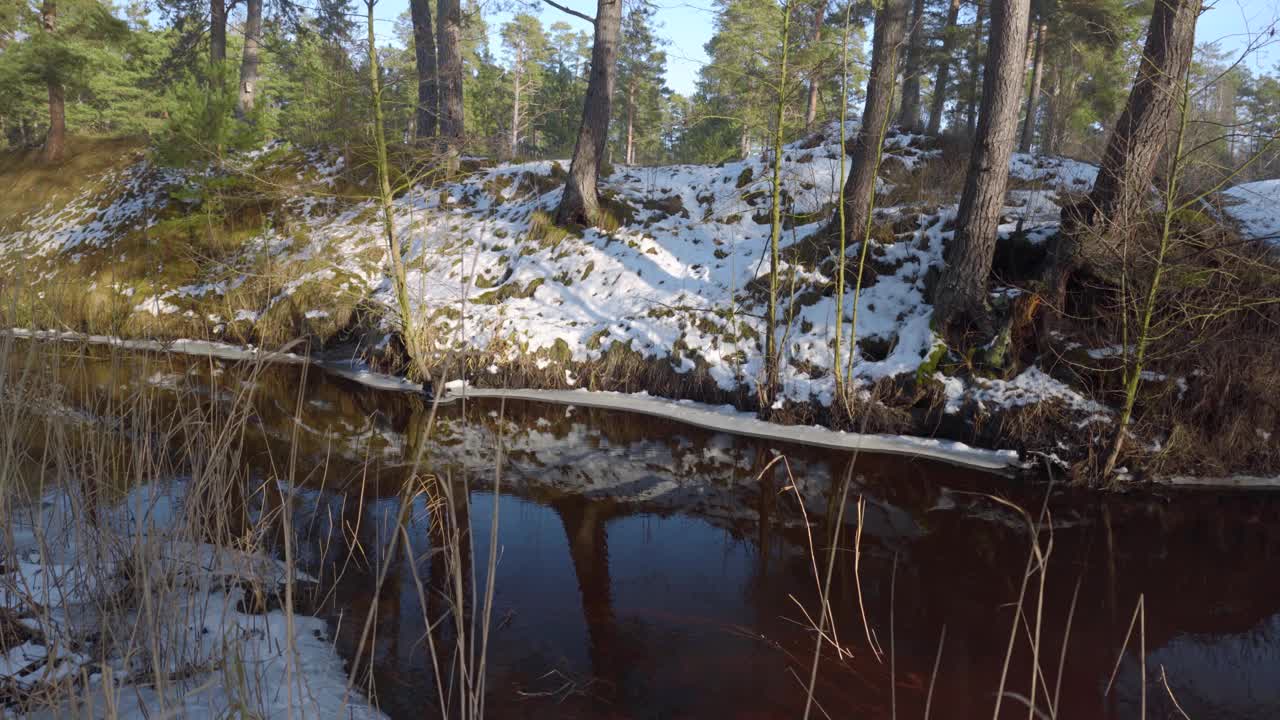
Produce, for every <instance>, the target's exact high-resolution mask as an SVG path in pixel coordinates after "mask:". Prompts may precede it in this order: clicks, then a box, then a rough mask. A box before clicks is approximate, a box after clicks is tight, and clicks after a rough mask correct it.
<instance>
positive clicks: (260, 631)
mask: <svg viewBox="0 0 1280 720" xmlns="http://www.w3.org/2000/svg"><path fill="white" fill-rule="evenodd" d="M184 491H185V484H184V483H182V482H176V481H175V482H173V483H168V484H164V485H163V486H159V485H148V486H144V487H142V488H137V489H135V490H133V491H132V492H130V493H129V494H128V495H127V496H126V497H125V498H124V500H122V501H121V502H120V503H118V504H116V505H114V506H110V507H107V508H104V509H103V512H102V514H101V515H100V516H99V520H100V523H101V524H100V526H99V527H97V528H90V526H88V525H86V524H85V523H84V522H76V517H77V514H78V513H82V512H84V510H83V508H80V507H78V506H77V501H75V500H73V499H72V497H71V496H70V494H68V493H67V492H65V491H52V492H50V493H48V494H47V495H45V496H44V497H43V498H41V500H40V501H39V502H38V503H36V504H34V505H33V506H30V507H26V508H19V509H17V510H16V511H14V513H13V514H12V531H13V534H12V544H9V545H7V547H5V550H6V557H7V558H11V559H16V562H13V561H12V560H8V561H6V563H5V564H4V566H3V567H4V569H5V570H7V572H0V608H3V609H4V610H6V611H9V612H12V613H14V614H15V615H16V616H18V617H19V618H23V619H22V620H21V622H22V624H23V626H24V627H26V628H27V629H28V630H31V631H33V634H32V636H31V637H30V638H28V639H26V640H25V641H24V642H23V643H21V644H19V645H16V646H14V647H11V648H9V649H8V650H7V651H6V652H4V653H3V654H2V655H0V683H13V684H15V685H16V686H18V687H20V688H23V689H25V690H29V691H37V692H38V691H40V690H41V689H42V688H43V687H52V686H53V685H54V684H55V683H58V682H59V681H64V680H65V681H70V682H77V680H78V679H81V680H80V685H81V686H80V687H78V688H77V689H76V693H77V698H78V699H79V700H80V702H82V703H83V702H88V703H91V704H90V705H89V707H99V708H113V712H112V714H111V717H113V718H121V719H124V720H143V719H144V718H154V717H228V716H233V715H234V716H238V715H239V714H241V713H248V714H252V715H253V716H254V717H262V718H266V719H274V718H316V719H317V720H319V719H322V718H323V719H327V718H337V717H342V718H350V719H353V720H354V719H359V720H373V719H375V718H381V717H383V715H382V714H381V713H379V712H378V711H377V710H375V709H373V708H372V707H371V706H369V705H368V704H367V703H366V701H365V700H364V698H363V697H362V696H361V695H360V694H359V693H358V692H354V691H351V690H349V689H348V687H347V675H346V673H345V671H344V669H343V663H342V660H341V659H340V658H339V657H338V655H337V653H336V652H335V650H334V648H333V647H332V646H331V644H330V643H329V641H328V640H326V639H325V637H326V633H327V630H326V626H325V623H324V621H323V620H321V619H319V618H314V617H305V616H300V615H296V614H289V615H286V614H285V613H283V612H280V611H274V612H268V613H265V614H262V615H251V614H245V613H242V612H240V611H239V607H240V602H241V600H242V596H243V593H244V590H243V587H242V585H241V581H253V582H256V583H262V584H264V585H266V586H267V587H271V586H273V585H278V584H279V583H280V582H282V581H284V579H285V578H287V577H288V576H289V575H290V574H291V573H290V570H289V568H287V567H286V566H284V565H283V563H280V562H279V561H277V560H273V559H271V558H268V557H266V556H263V555H257V554H254V553H250V552H246V551H241V550H232V549H227V548H219V547H214V546H212V545H208V544H204V543H193V542H189V541H186V540H184V539H183V533H182V531H181V530H180V528H181V526H182V525H183V523H182V522H181V517H180V516H181V514H182V502H183V494H184ZM139 563H141V564H142V565H143V566H146V567H148V568H149V570H147V571H145V573H144V575H143V576H144V577H151V578H163V579H162V580H158V581H156V584H155V585H154V587H153V592H154V593H155V597H154V598H153V599H154V604H153V605H152V606H151V609H150V610H148V609H145V605H144V606H139V607H122V606H121V605H120V604H119V600H120V599H121V598H123V597H127V596H129V595H130V594H131V593H127V592H126V593H123V594H121V591H124V590H127V589H128V588H127V587H126V585H127V583H129V580H128V579H127V573H126V572H125V571H126V569H127V568H129V569H136V568H137V567H138V566H139V565H138V564H139ZM117 568H119V569H118V570H117ZM293 574H294V575H295V577H296V578H297V579H299V580H308V579H309V578H306V577H305V576H299V575H298V574H297V573H293ZM108 622H109V623H112V624H116V625H119V626H120V627H121V628H122V630H123V631H124V637H126V638H128V637H130V635H131V634H133V637H134V641H133V642H141V643H143V644H144V645H145V646H146V647H147V650H146V652H142V653H139V652H136V649H137V648H134V650H135V652H125V653H124V654H121V653H122V651H123V649H122V648H120V647H117V645H116V644H115V643H114V642H109V641H107V640H106V639H105V638H106V637H107V636H106V635H105V634H102V633H100V632H99V630H100V627H101V625H102V624H103V623H108ZM99 638H103V639H99ZM152 653H158V654H156V655H154V656H153V657H152V658H151V660H150V661H148V660H145V659H143V656H147V655H151V654H152ZM152 665H155V666H158V667H159V668H160V670H161V672H163V673H166V674H169V679H168V681H167V682H166V683H165V684H164V689H163V690H158V689H157V688H156V686H155V685H154V684H153V681H154V677H155V675H154V674H153V673H152V672H151V667H152ZM83 678H87V686H86V685H84V684H83V682H84V681H83V680H82V679H83ZM66 713H67V708H66V707H63V706H52V707H43V708H40V707H37V708H36V709H34V710H33V711H32V712H30V713H29V714H28V715H26V717H29V718H56V717H65V716H66Z"/></svg>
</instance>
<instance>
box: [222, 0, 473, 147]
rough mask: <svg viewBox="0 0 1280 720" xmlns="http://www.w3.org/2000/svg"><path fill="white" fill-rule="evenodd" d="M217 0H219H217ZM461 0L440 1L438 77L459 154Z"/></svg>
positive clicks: (445, 127) (447, 133)
mask: <svg viewBox="0 0 1280 720" xmlns="http://www.w3.org/2000/svg"><path fill="white" fill-rule="evenodd" d="M216 1H217V0H215V2H216ZM462 31H463V29H462V3H461V0H439V5H438V12H437V13H436V32H437V34H438V35H437V38H436V58H437V62H436V76H437V77H438V78H439V84H438V86H437V87H438V89H439V100H438V102H439V108H440V115H439V118H440V119H439V129H440V135H441V137H442V138H444V140H445V142H446V143H447V144H448V146H449V149H450V153H451V155H452V154H456V153H457V151H458V145H459V143H460V142H461V140H462V137H463V135H464V134H465V132H466V126H465V124H464V118H463V110H462V108H463V100H462V87H463V75H464V72H463V66H462V43H463V38H462Z"/></svg>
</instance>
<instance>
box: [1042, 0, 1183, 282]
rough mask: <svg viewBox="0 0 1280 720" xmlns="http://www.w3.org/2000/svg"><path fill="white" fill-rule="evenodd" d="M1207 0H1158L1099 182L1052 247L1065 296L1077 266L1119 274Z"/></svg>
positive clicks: (1069, 214)
mask: <svg viewBox="0 0 1280 720" xmlns="http://www.w3.org/2000/svg"><path fill="white" fill-rule="evenodd" d="M1200 5H1201V0H1156V2H1155V8H1154V10H1153V12H1152V16H1151V24H1150V26H1149V27H1148V30H1147V41H1146V45H1145V47H1144V48H1143V51H1142V60H1141V63H1140V64H1139V67H1138V73H1137V76H1136V77H1135V79H1134V82H1133V88H1132V90H1130V92H1129V100H1128V102H1127V103H1126V104H1125V108H1124V112H1123V113H1121V115H1120V119H1119V120H1118V121H1117V122H1116V125H1115V129H1114V130H1112V132H1111V136H1110V138H1109V139H1108V141H1107V150H1106V153H1105V154H1104V155H1103V158H1102V166H1101V167H1100V168H1099V170H1098V179H1097V180H1096V181H1095V182H1094V185H1093V190H1092V191H1090V193H1089V196H1088V198H1086V199H1085V200H1084V201H1083V202H1081V203H1079V204H1077V205H1075V206H1071V207H1067V208H1064V209H1063V213H1062V215H1063V229H1062V232H1061V233H1059V239H1058V242H1057V244H1056V246H1055V248H1054V270H1053V278H1052V286H1053V288H1054V291H1055V295H1056V297H1057V298H1058V299H1059V300H1060V299H1061V298H1062V296H1063V293H1065V290H1066V283H1067V281H1068V280H1069V278H1070V276H1071V275H1072V274H1073V273H1074V272H1075V271H1076V270H1079V269H1084V270H1086V271H1087V272H1089V273H1091V274H1093V275H1095V276H1097V277H1100V278H1103V279H1111V280H1115V279H1116V272H1117V268H1118V267H1119V266H1120V265H1121V261H1122V260H1123V258H1124V257H1125V247H1124V246H1125V243H1124V242H1123V236H1124V234H1125V233H1128V232H1131V231H1132V229H1133V225H1134V223H1135V222H1136V221H1137V220H1138V218H1139V216H1140V215H1141V213H1142V211H1143V208H1144V206H1145V197H1146V194H1147V189H1148V188H1149V187H1150V185H1151V177H1152V173H1153V172H1154V171H1155V166H1156V162H1157V160H1158V159H1159V157H1160V153H1161V151H1162V150H1163V149H1164V144H1165V141H1166V140H1167V138H1168V134H1169V130H1170V127H1169V123H1170V120H1171V119H1172V117H1173V112H1174V109H1175V107H1176V105H1177V103H1178V98H1179V93H1178V92H1177V86H1178V83H1179V81H1180V78H1183V77H1185V76H1186V73H1187V69H1188V66H1189V65H1190V63H1191V55H1192V51H1193V49H1194V46H1195V31H1196V20H1197V19H1198V18H1199V16H1200Z"/></svg>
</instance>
